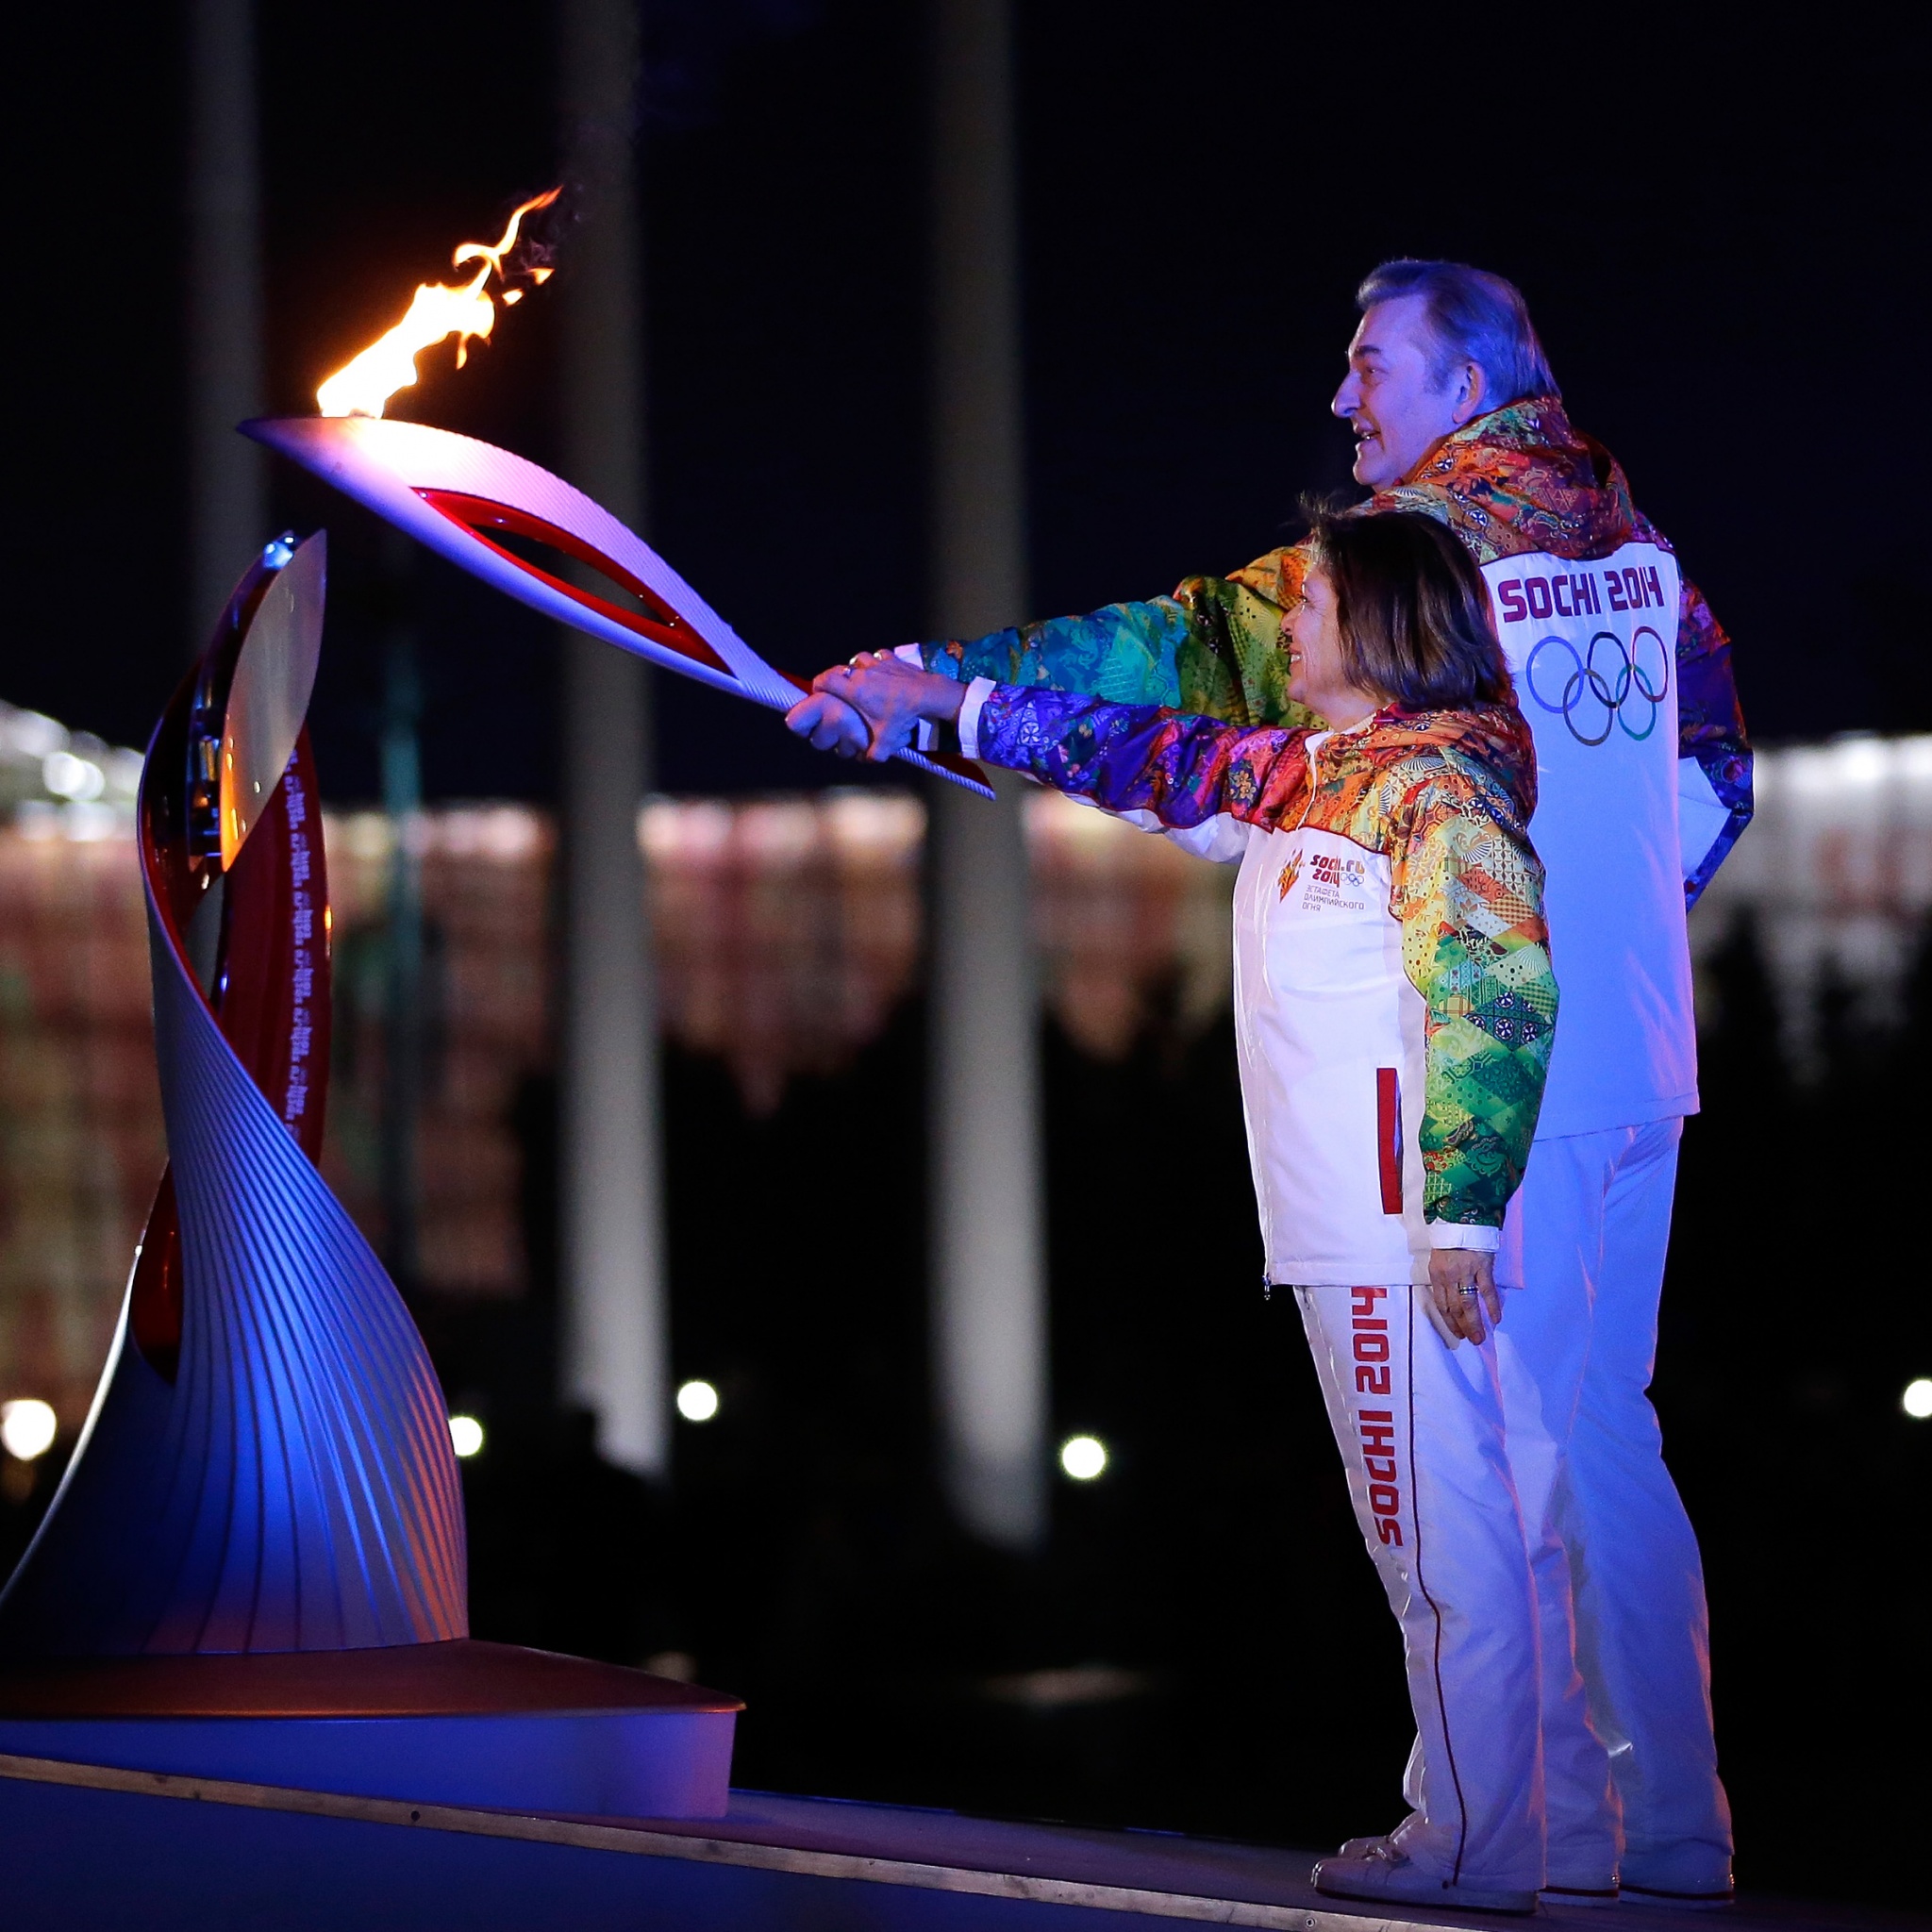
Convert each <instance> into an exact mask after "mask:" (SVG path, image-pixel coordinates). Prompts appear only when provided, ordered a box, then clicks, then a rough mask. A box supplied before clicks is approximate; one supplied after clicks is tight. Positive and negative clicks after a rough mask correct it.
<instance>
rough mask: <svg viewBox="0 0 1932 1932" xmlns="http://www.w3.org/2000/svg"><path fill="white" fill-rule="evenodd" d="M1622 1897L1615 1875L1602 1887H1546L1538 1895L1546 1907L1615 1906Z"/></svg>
mask: <svg viewBox="0 0 1932 1932" xmlns="http://www.w3.org/2000/svg"><path fill="white" fill-rule="evenodd" d="M1622 1895H1623V1894H1622V1891H1621V1890H1620V1889H1619V1887H1618V1884H1617V1880H1616V1877H1615V1875H1614V1874H1612V1875H1611V1877H1610V1878H1609V1880H1608V1881H1607V1883H1605V1884H1602V1885H1545V1886H1544V1887H1543V1888H1542V1890H1541V1891H1539V1892H1538V1893H1537V1896H1538V1897H1539V1898H1540V1899H1541V1900H1542V1902H1543V1903H1544V1905H1546V1906H1613V1905H1615V1904H1616V1903H1617V1901H1618V1899H1619V1898H1620V1897H1621V1896H1622Z"/></svg>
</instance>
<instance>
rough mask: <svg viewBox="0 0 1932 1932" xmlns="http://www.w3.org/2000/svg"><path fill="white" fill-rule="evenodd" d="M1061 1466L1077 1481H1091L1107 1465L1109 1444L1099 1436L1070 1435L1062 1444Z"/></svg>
mask: <svg viewBox="0 0 1932 1932" xmlns="http://www.w3.org/2000/svg"><path fill="white" fill-rule="evenodd" d="M1060 1467H1061V1468H1062V1469H1063V1470H1065V1471H1066V1473H1067V1474H1069V1475H1070V1476H1072V1477H1073V1478H1074V1481H1075V1482H1076V1483H1091V1481H1092V1480H1093V1478H1094V1477H1095V1476H1097V1475H1098V1474H1100V1473H1101V1471H1102V1470H1104V1469H1105V1468H1106V1467H1107V1444H1106V1443H1105V1442H1103V1441H1101V1440H1100V1438H1099V1437H1098V1436H1069V1437H1068V1438H1067V1440H1066V1441H1064V1442H1062V1443H1061V1444H1060Z"/></svg>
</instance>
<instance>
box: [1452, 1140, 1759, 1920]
mask: <svg viewBox="0 0 1932 1932" xmlns="http://www.w3.org/2000/svg"><path fill="white" fill-rule="evenodd" d="M1682 1130H1683V1123H1682V1122H1681V1121H1675V1120H1670V1121H1659V1122H1657V1123H1655V1124H1652V1125H1649V1126H1642V1127H1620V1128H1613V1129H1611V1130H1609V1131H1608V1132H1605V1133H1598V1134H1575V1135H1565V1136H1563V1137H1561V1138H1560V1139H1554V1140H1548V1141H1538V1142H1537V1143H1536V1145H1535V1148H1534V1150H1533V1151H1532V1153H1531V1155H1530V1160H1529V1170H1528V1173H1527V1174H1526V1176H1525V1177H1524V1184H1523V1187H1522V1190H1521V1191H1519V1193H1518V1194H1517V1196H1516V1198H1515V1200H1514V1201H1513V1202H1512V1203H1511V1204H1510V1213H1509V1218H1508V1223H1507V1226H1506V1229H1505V1233H1504V1244H1505V1251H1506V1252H1505V1257H1504V1258H1505V1261H1506V1263H1507V1261H1508V1260H1512V1259H1513V1260H1514V1261H1515V1262H1516V1268H1515V1269H1513V1270H1507V1272H1508V1273H1509V1274H1510V1278H1511V1279H1517V1280H1521V1281H1522V1282H1523V1283H1524V1288H1523V1290H1522V1291H1521V1292H1518V1293H1512V1294H1510V1295H1508V1296H1507V1301H1506V1306H1505V1308H1504V1312H1503V1323H1502V1325H1501V1327H1500V1328H1499V1329H1498V1331H1497V1336H1496V1359H1497V1365H1498V1369H1499V1372H1500V1375H1501V1381H1502V1391H1503V1411H1504V1421H1505V1439H1506V1448H1507V1457H1508V1462H1509V1468H1510V1473H1511V1475H1512V1477H1513V1479H1514V1486H1515V1492H1516V1496H1517V1499H1518V1501H1519V1503H1520V1505H1521V1507H1522V1511H1523V1518H1524V1524H1526V1526H1527V1528H1528V1531H1529V1556H1530V1564H1531V1569H1532V1572H1533V1574H1534V1576H1535V1580H1536V1594H1537V1608H1538V1618H1539V1624H1540V1634H1541V1670H1542V1696H1541V1706H1542V1747H1543V1767H1544V1778H1545V1788H1546V1792H1547V1803H1548V1812H1549V1880H1550V1883H1551V1884H1553V1885H1566V1884H1567V1885H1576V1886H1581V1887H1584V1888H1586V1889H1587V1888H1589V1887H1591V1886H1594V1885H1601V1884H1603V1883H1604V1882H1605V1876H1606V1874H1608V1873H1609V1872H1611V1871H1613V1870H1614V1869H1616V1867H1617V1865H1618V1863H1619V1855H1620V1853H1621V1862H1622V1866H1623V1872H1624V1877H1625V1878H1626V1879H1628V1880H1631V1881H1634V1882H1636V1883H1638V1884H1643V1885H1650V1886H1654V1887H1658V1888H1661V1889H1664V1890H1691V1891H1695V1890H1718V1889H1721V1888H1722V1887H1724V1885H1727V1884H1728V1883H1729V1878H1730V1861H1731V1822H1730V1808H1729V1806H1728V1805H1727V1803H1726V1802H1725V1798H1724V1787H1723V1785H1722V1784H1720V1783H1719V1781H1718V1775H1717V1748H1716V1744H1715V1742H1714V1740H1713V1739H1712V1735H1711V1721H1710V1661H1709V1643H1708V1621H1707V1612H1706V1609H1705V1600H1704V1571H1703V1564H1702V1561H1701V1559H1700V1558H1699V1556H1698V1551H1697V1539H1696V1537H1695V1536H1694V1534H1693V1533H1692V1531H1691V1524H1690V1520H1689V1519H1688V1518H1687V1517H1686V1515H1685V1513H1684V1506H1683V1504H1682V1503H1681V1502H1680V1501H1679V1500H1678V1496H1677V1491H1676V1486H1675V1485H1674V1483H1673V1482H1672V1481H1671V1477H1670V1474H1669V1472H1668V1471H1667V1470H1666V1469H1665V1468H1664V1462H1663V1441H1662V1435H1661V1432H1660V1430H1659V1429H1658V1426H1657V1413H1656V1411H1655V1410H1654V1409H1653V1408H1652V1407H1651V1406H1650V1398H1649V1395H1648V1393H1647V1392H1646V1391H1648V1389H1649V1386H1650V1377H1651V1369H1652V1366H1653V1363H1654V1361H1655V1359H1656V1355H1657V1299H1658V1295H1659V1292H1660V1291H1661V1289H1662V1286H1663V1272H1664V1251H1665V1248H1666V1246H1667V1245H1668V1242H1669V1238H1670V1226H1671V1197H1672V1193H1673V1191H1674V1188H1675V1184H1676V1174H1677V1143H1678V1141H1679V1139H1680V1137H1681V1135H1682ZM1458 1353H1467V1350H1466V1349H1465V1350H1461V1351H1458ZM1424 1736H1426V1734H1424Z"/></svg>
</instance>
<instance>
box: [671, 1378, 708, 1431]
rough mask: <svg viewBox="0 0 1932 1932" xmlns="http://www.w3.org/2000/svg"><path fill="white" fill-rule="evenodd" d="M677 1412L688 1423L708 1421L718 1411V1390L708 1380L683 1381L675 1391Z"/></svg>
mask: <svg viewBox="0 0 1932 1932" xmlns="http://www.w3.org/2000/svg"><path fill="white" fill-rule="evenodd" d="M677 1412H678V1414H679V1415H681V1416H682V1417H683V1418H684V1419H685V1421H686V1422H688V1423H708V1422H709V1421H710V1420H711V1418H712V1417H713V1416H714V1415H716V1414H717V1413H718V1391H716V1390H715V1389H713V1388H712V1387H711V1385H710V1384H709V1383H708V1382H685V1383H683V1384H681V1385H680V1386H679V1388H678V1391H677Z"/></svg>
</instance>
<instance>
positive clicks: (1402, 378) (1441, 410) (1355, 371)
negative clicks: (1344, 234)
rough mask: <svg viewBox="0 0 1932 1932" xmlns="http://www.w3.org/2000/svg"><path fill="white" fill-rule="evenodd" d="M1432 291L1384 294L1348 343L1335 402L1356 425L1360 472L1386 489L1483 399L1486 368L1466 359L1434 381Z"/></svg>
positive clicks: (1357, 468)
mask: <svg viewBox="0 0 1932 1932" xmlns="http://www.w3.org/2000/svg"><path fill="white" fill-rule="evenodd" d="M1426 316H1427V306H1426V298H1425V297H1424V296H1422V295H1399V296H1397V297H1396V298H1395V299H1394V300H1393V301H1391V302H1377V303H1376V304H1375V306H1374V308H1371V309H1370V310H1369V312H1368V313H1367V314H1366V315H1364V316H1363V317H1362V320H1361V326H1360V327H1359V328H1357V330H1356V332H1355V340H1354V341H1352V342H1350V343H1349V345H1348V376H1347V379H1346V380H1345V381H1344V382H1343V383H1342V385H1341V388H1340V389H1339V390H1337V391H1335V400H1334V401H1333V402H1332V403H1331V404H1329V406H1328V407H1329V408H1331V409H1333V410H1334V411H1335V413H1336V414H1337V415H1338V416H1341V417H1343V418H1344V419H1346V420H1347V421H1348V422H1349V423H1351V424H1352V425H1354V427H1355V433H1356V446H1355V479H1356V481H1357V483H1363V484H1366V485H1367V486H1368V487H1369V488H1370V489H1371V490H1386V489H1388V488H1389V486H1390V485H1391V484H1392V483H1399V482H1401V481H1402V479H1403V478H1404V477H1405V476H1407V475H1408V473H1409V472H1410V471H1411V470H1412V469H1414V468H1415V466H1416V465H1417V463H1419V462H1420V461H1421V460H1422V459H1423V458H1424V455H1426V454H1427V452H1428V450H1429V448H1430V446H1431V445H1432V444H1434V443H1436V442H1438V441H1441V439H1442V438H1443V437H1445V436H1447V435H1448V433H1449V432H1450V431H1451V430H1452V429H1456V428H1459V427H1460V426H1461V425H1463V424H1464V423H1467V422H1468V421H1469V419H1470V418H1471V417H1472V416H1474V415H1475V414H1476V413H1477V412H1478V409H1479V408H1480V406H1481V399H1482V390H1483V387H1484V385H1483V378H1482V371H1481V370H1479V369H1477V368H1475V367H1474V365H1469V364H1465V365H1464V366H1463V367H1462V368H1460V369H1456V370H1452V371H1451V372H1450V375H1449V380H1448V381H1447V382H1446V383H1444V384H1443V385H1442V387H1441V389H1440V390H1439V389H1433V388H1431V387H1430V384H1429V352H1430V350H1431V348H1432V347H1433V346H1434V345H1433V342H1432V341H1431V339H1430V336H1429V330H1428V322H1427V319H1426Z"/></svg>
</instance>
